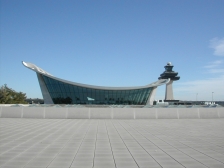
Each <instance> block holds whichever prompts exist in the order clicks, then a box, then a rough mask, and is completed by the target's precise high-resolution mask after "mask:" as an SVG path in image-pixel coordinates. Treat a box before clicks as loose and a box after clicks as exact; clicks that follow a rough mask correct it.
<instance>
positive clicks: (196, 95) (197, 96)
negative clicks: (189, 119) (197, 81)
mask: <svg viewBox="0 0 224 168" xmlns="http://www.w3.org/2000/svg"><path fill="white" fill-rule="evenodd" d="M196 101H198V93H196Z"/></svg>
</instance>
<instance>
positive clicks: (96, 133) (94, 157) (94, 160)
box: [93, 120, 99, 168]
mask: <svg viewBox="0 0 224 168" xmlns="http://www.w3.org/2000/svg"><path fill="white" fill-rule="evenodd" d="M98 125H99V120H97V131H96V140H95V149H94V155H93V168H94V163H95V156H96V142H97V136H98V135H97V134H98Z"/></svg>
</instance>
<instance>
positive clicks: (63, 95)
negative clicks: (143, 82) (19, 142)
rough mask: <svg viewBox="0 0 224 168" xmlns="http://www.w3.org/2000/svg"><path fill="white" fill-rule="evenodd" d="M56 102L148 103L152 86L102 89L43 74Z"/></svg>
mask: <svg viewBox="0 0 224 168" xmlns="http://www.w3.org/2000/svg"><path fill="white" fill-rule="evenodd" d="M42 77H43V79H44V82H45V84H46V87H47V89H48V91H49V93H50V96H51V98H52V100H53V102H54V103H55V104H130V105H142V104H146V102H147V100H148V98H149V95H150V93H151V91H152V88H143V89H133V90H101V89H92V88H85V87H80V86H75V85H71V84H67V83H64V82H61V81H58V80H55V79H52V78H49V77H47V76H44V75H42Z"/></svg>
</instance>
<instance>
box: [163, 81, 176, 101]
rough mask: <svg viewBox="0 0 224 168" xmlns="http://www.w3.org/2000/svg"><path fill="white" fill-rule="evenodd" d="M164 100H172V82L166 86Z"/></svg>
mask: <svg viewBox="0 0 224 168" xmlns="http://www.w3.org/2000/svg"><path fill="white" fill-rule="evenodd" d="M165 100H174V98H173V80H170V81H169V83H167V84H166V94H165Z"/></svg>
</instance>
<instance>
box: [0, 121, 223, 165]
mask: <svg viewBox="0 0 224 168" xmlns="http://www.w3.org/2000/svg"><path fill="white" fill-rule="evenodd" d="M0 167H1V168H20V167H23V168H92V167H94V168H115V167H116V168H138V167H140V168H161V167H162V168H183V167H187V168H206V167H211V168H213V167H214V168H224V119H180V120H178V119H158V120H155V119H154V120H103V119H101V120H100V119H98V120H97V119H96V120H94V119H21V118H1V119H0Z"/></svg>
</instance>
